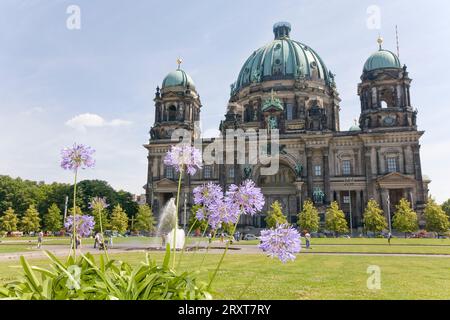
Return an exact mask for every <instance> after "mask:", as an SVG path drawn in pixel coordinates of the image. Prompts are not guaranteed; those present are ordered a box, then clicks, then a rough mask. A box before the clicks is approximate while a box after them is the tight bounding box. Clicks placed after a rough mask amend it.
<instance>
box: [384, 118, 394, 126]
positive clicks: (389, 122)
mask: <svg viewBox="0 0 450 320" xmlns="http://www.w3.org/2000/svg"><path fill="white" fill-rule="evenodd" d="M383 122H384V124H385V125H387V126H393V125H394V124H395V118H394V117H392V116H387V117H386V118H384V120H383Z"/></svg>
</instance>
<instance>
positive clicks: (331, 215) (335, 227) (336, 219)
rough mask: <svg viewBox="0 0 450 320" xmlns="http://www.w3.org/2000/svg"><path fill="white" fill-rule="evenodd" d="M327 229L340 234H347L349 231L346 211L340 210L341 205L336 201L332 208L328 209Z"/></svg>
mask: <svg viewBox="0 0 450 320" xmlns="http://www.w3.org/2000/svg"><path fill="white" fill-rule="evenodd" d="M325 229H327V230H330V231H333V232H335V233H338V234H339V233H346V232H348V231H349V230H348V225H347V220H346V219H345V214H344V211H342V210H341V209H339V205H338V203H337V202H336V201H333V202H332V203H331V206H330V207H329V208H328V209H327V214H326V217H325Z"/></svg>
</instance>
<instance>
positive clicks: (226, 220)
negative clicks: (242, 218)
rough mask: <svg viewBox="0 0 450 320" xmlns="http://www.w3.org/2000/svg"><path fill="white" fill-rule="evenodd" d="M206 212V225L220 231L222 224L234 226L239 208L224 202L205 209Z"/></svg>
mask: <svg viewBox="0 0 450 320" xmlns="http://www.w3.org/2000/svg"><path fill="white" fill-rule="evenodd" d="M203 212H204V211H203ZM206 212H207V215H206V216H207V219H208V224H209V225H210V226H211V228H212V229H213V230H217V229H220V228H221V227H222V224H235V223H236V222H237V221H238V218H239V207H237V206H236V205H233V204H230V203H227V202H225V201H224V200H219V201H216V202H215V203H214V204H212V205H210V206H209V207H208V208H207V210H206ZM197 218H198V215H197Z"/></svg>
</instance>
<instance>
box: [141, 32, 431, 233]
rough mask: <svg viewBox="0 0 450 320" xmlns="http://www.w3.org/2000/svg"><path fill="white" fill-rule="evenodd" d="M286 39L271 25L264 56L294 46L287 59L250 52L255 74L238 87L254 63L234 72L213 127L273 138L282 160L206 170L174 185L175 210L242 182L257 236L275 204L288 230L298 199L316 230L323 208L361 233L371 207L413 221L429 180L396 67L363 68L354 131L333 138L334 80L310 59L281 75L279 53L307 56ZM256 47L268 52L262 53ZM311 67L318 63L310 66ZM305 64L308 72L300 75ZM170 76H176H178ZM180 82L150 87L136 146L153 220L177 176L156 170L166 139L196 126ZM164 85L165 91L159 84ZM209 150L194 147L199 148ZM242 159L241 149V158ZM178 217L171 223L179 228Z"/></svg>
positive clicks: (195, 110) (336, 131) (185, 85)
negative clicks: (313, 216)
mask: <svg viewBox="0 0 450 320" xmlns="http://www.w3.org/2000/svg"><path fill="white" fill-rule="evenodd" d="M280 28H281V29H280ZM283 28H284V29H283ZM289 31H290V25H288V24H281V25H280V24H277V25H276V27H275V28H274V32H275V40H274V42H273V43H272V44H271V45H272V47H273V50H277V47H278V48H280V47H279V46H280V44H281V49H282V48H284V46H286V47H287V46H290V47H289V48H294V45H296V46H297V49H296V51H292V52H288V54H285V55H284V56H285V57H286V56H287V58H285V59H286V61H281V62H280V61H278V60H277V59H274V60H273V61H272V60H271V61H269V62H268V61H266V60H263V59H267V58H265V56H267V55H266V54H265V52H264V55H263V57H261V58H258V54H260V53H259V52H260V51H255V53H254V54H253V55H252V57H254V58H252V57H250V58H249V61H251V59H256V60H257V63H259V64H260V65H261V69H259V67H258V68H257V69H255V70H261V71H260V72H259V73H258V72H257V73H256V75H253V76H249V77H248V81H247V82H246V81H245V77H244V75H245V73H246V72H252V70H253V69H254V67H253V65H254V63H253V62H252V63H251V65H252V67H251V68H249V67H247V66H248V65H250V64H249V62H247V63H246V64H245V65H244V68H243V70H241V73H240V75H239V79H238V82H237V83H235V84H233V85H232V91H231V97H230V101H229V105H228V108H227V112H226V115H225V120H224V121H222V122H221V124H220V130H221V132H222V133H223V134H225V131H226V130H227V129H236V128H239V129H243V130H244V131H245V130H248V129H254V130H256V132H262V131H267V130H270V129H271V128H277V129H279V132H280V146H281V147H280V149H282V152H280V168H279V170H278V172H277V173H276V174H275V175H272V176H263V175H260V165H253V166H250V165H248V164H247V165H246V164H236V163H235V164H234V165H233V164H231V165H229V164H223V165H218V164H214V165H207V166H205V167H204V168H203V170H201V171H200V172H198V173H197V174H196V175H195V176H193V177H187V178H185V179H184V180H183V184H182V197H183V198H182V201H181V203H183V201H184V202H185V203H186V207H187V208H188V209H189V207H190V205H191V204H192V198H191V194H192V190H193V188H194V187H195V186H197V185H201V184H203V183H205V182H206V181H212V182H216V183H219V184H221V185H222V186H223V187H224V188H226V186H227V185H229V184H231V183H239V182H241V181H242V180H243V179H245V178H251V179H253V180H254V181H255V182H256V183H257V185H259V186H260V187H261V188H262V191H263V193H264V195H265V196H266V207H265V208H264V210H263V213H262V215H259V216H258V217H245V218H243V219H242V220H241V226H244V225H252V226H255V227H264V225H265V223H264V214H265V212H266V211H267V208H268V206H270V204H271V203H272V202H273V201H275V200H278V201H279V202H280V203H281V204H282V206H283V212H284V213H285V214H286V215H287V216H288V220H289V221H290V222H292V223H294V222H296V219H297V217H296V216H297V214H298V212H299V211H300V210H301V209H302V205H303V202H304V201H305V199H308V198H309V199H312V200H313V201H314V202H315V204H316V206H317V207H318V208H319V212H320V213H321V219H322V221H324V214H325V210H326V208H327V206H328V205H329V204H330V202H331V201H337V202H338V203H339V205H340V207H341V208H342V210H344V212H346V214H347V218H348V220H350V216H351V220H352V226H353V228H354V229H358V228H361V227H362V214H363V211H364V208H365V206H366V204H367V201H368V200H369V199H372V198H373V199H375V200H377V201H378V202H379V203H380V204H381V206H382V208H383V210H384V212H385V214H386V215H387V214H388V213H389V212H390V214H391V215H392V213H393V212H394V210H395V205H396V204H397V203H398V201H399V200H400V199H401V198H406V199H408V200H409V201H410V202H411V203H412V205H413V207H414V209H416V210H417V211H418V212H419V213H421V212H422V211H423V208H424V204H425V201H426V199H427V194H428V183H429V181H426V180H424V178H423V176H422V170H421V163H420V143H419V140H420V137H421V136H422V134H423V131H418V129H417V110H416V109H413V107H412V104H411V100H410V94H409V90H410V83H411V79H410V78H409V75H408V72H407V68H406V66H403V67H399V66H398V65H396V64H392V65H390V64H389V63H390V62H389V59H388V60H381V61H371V62H373V63H375V65H376V64H377V63H378V64H380V63H381V66H382V67H379V68H377V67H375V68H368V67H365V68H364V71H363V74H362V76H361V82H360V84H359V85H358V95H359V96H360V98H361V114H360V118H359V126H357V125H355V126H353V127H352V128H351V129H350V130H349V131H341V129H340V123H339V111H340V98H339V94H338V92H337V89H336V85H335V82H334V75H333V74H332V73H331V72H330V71H328V70H327V69H326V67H325V65H324V64H323V62H322V61H321V60H319V59H320V58H317V57H318V56H317V54H316V53H315V52H314V55H310V56H309V60H308V59H306V60H303V61H302V60H301V59H298V60H297V64H295V63H293V65H292V66H293V70H299V71H296V72H293V73H291V74H290V73H289V72H287V71H286V70H289V68H291V67H292V66H291V65H290V63H291V64H292V62H290V61H289V59H290V58H289V54H292V57H294V58H296V57H297V58H298V56H299V52H300V53H302V52H303V53H304V55H305V57H308V54H309V53H308V51H309V50H310V51H311V52H313V51H312V49H310V48H309V47H307V46H304V45H302V44H300V43H297V42H294V41H293V40H290V39H289ZM264 48H266V49H264V50H268V49H267V46H266V47H264ZM271 50H272V49H271ZM381 51H383V52H381ZM380 53H381V54H384V55H385V57H382V58H383V59H384V58H386V55H388V54H392V53H391V52H388V51H385V50H382V49H381V43H380V51H379V52H378V53H376V54H377V55H380ZM273 55H274V54H273ZM273 55H272V56H273ZM392 55H393V54H392ZM375 58H376V59H379V57H378V56H377V57H374V56H372V57H371V58H369V59H372V60H373V59H375ZM387 58H389V56H387ZM394 58H396V57H395V56H394ZM258 59H259V60H258ZM312 59H314V61H320V62H319V63H318V64H315V63H314V61H311V60H312ZM397 59H398V58H397ZM386 61H387V62H386ZM305 63H307V64H309V65H308V68H307V69H305V68H304V64H305ZM383 63H385V64H386V63H387V65H383ZM279 65H281V66H282V68H281V67H279ZM366 65H367V64H366ZM296 66H297V67H296ZM299 66H300V67H303V69H301V68H300V67H299ZM252 68H253V69H252ZM277 68H278V69H277ZM280 68H281V69H280ZM315 68H316V70H315ZM279 70H284V71H281V72H280V71H279ZM302 70H304V71H302ZM179 72H180V74H181V73H183V74H184V72H183V71H182V70H180V69H179ZM183 74H181V75H183ZM183 77H184V76H183ZM183 79H184V80H183V81H181V80H180V82H179V83H176V81H175V85H171V86H164V85H163V87H162V88H161V89H159V88H158V89H157V92H156V96H155V124H154V126H153V127H152V129H151V139H150V141H149V143H148V144H146V145H145V147H146V148H147V149H148V177H147V184H146V186H145V189H146V193H147V201H148V202H149V204H151V205H152V206H153V207H154V211H155V212H158V210H160V209H161V207H162V206H163V205H164V204H165V203H166V202H167V201H168V200H169V199H170V198H171V197H173V196H174V194H176V189H177V178H178V177H177V175H176V173H175V172H173V170H171V169H170V168H165V166H164V163H163V159H164V155H165V153H166V152H167V150H168V148H169V147H170V146H171V145H172V144H173V142H172V141H171V140H170V137H171V134H172V133H173V132H174V130H176V129H178V128H184V129H188V130H190V131H194V129H195V128H194V124H195V121H199V120H200V110H201V107H202V105H201V102H200V97H199V95H198V93H197V91H196V89H195V87H194V85H193V83H190V82H189V81H186V79H188V78H186V77H185V78H183ZM189 79H190V78H189ZM169 80H170V79H169ZM172 80H173V79H172ZM164 82H165V83H167V82H168V81H167V79H166V80H165V81H164ZM169 82H170V81H169ZM170 83H174V81H171V82H170ZM211 142H212V140H208V141H203V143H204V145H205V146H206V145H208V144H209V143H211ZM246 143H247V144H248V143H249V142H248V141H247V142H246ZM248 150H249V148H248V145H247V147H246V152H248ZM182 209H183V206H181V211H182ZM188 212H189V210H188ZM188 214H189V213H188ZM187 217H188V216H187ZM187 217H185V216H184V215H183V214H180V220H181V223H184V221H183V220H184V219H187Z"/></svg>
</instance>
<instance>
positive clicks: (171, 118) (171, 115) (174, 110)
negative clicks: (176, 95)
mask: <svg viewBox="0 0 450 320" xmlns="http://www.w3.org/2000/svg"><path fill="white" fill-rule="evenodd" d="M176 119H177V107H175V106H170V107H169V121H175V120H176Z"/></svg>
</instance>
